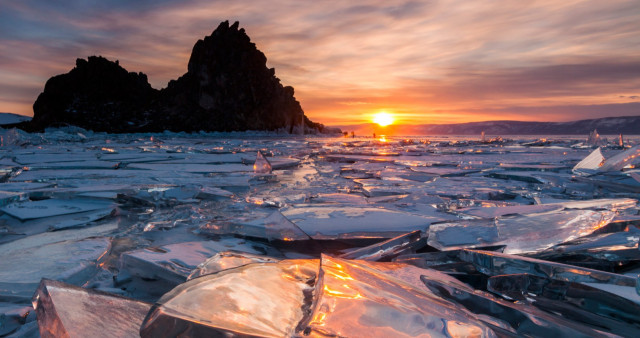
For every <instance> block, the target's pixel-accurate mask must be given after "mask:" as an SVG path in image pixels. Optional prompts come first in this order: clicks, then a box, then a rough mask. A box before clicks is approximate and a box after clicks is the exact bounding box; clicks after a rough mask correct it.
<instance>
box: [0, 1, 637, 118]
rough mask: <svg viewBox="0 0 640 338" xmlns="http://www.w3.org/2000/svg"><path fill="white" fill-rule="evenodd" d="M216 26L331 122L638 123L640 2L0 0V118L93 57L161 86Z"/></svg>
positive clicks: (28, 107) (27, 108) (26, 106)
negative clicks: (260, 57)
mask: <svg viewBox="0 0 640 338" xmlns="http://www.w3.org/2000/svg"><path fill="white" fill-rule="evenodd" d="M224 20H229V21H230V22H234V21H239V22H240V26H241V27H243V28H245V30H246V32H247V34H248V35H249V36H250V37H251V40H252V42H254V43H255V44H256V45H257V47H258V49H260V50H261V51H262V52H263V53H264V54H265V55H266V56H267V60H268V61H267V65H268V66H269V67H273V68H275V69H276V76H278V77H279V78H280V79H281V81H282V83H283V84H284V85H290V86H293V87H294V88H295V96H296V98H297V99H298V100H299V101H300V103H301V104H302V107H303V109H304V110H305V113H306V115H307V116H308V117H309V118H310V119H312V120H313V121H317V122H321V123H324V124H327V125H343V126H344V125H350V124H359V123H367V122H371V120H372V116H373V115H374V114H376V113H378V112H381V111H386V112H388V113H390V114H392V115H394V116H395V118H396V121H397V122H399V123H410V124H423V123H459V122H473V121H486V120H521V121H571V120H579V119H585V118H598V117H606V116H623V115H640V1H639V0H631V1H628V0H627V1H621V0H607V1H602V0H594V1H573V0H563V1H557V0H540V1H535V0H532V1H522V0H474V1H469V0H442V1H426V0H423V1H389V0H363V1H334V0H318V1H299V0H269V1H264V0H261V1H259V0H243V1H232V0H229V1H216V0H184V1H172V0H138V1H128V0H66V1H59V0H21V1H12V0H0V46H2V47H1V48H0V112H12V113H17V114H22V115H30V116H31V115H33V109H32V106H33V102H34V101H35V99H36V98H37V96H38V94H39V93H40V92H42V90H43V89H44V84H45V82H46V80H47V79H48V78H49V77H51V76H54V75H57V74H62V73H66V72H68V71H69V70H71V69H72V68H73V67H74V65H75V59H76V58H86V57H88V56H90V55H102V56H104V57H106V58H108V59H111V60H119V61H120V65H121V66H123V67H124V68H126V69H127V70H128V71H132V72H143V73H145V74H147V75H148V77H149V82H150V83H151V85H152V86H153V87H154V88H157V89H160V88H163V87H166V85H167V83H168V81H169V80H171V79H176V78H178V77H179V76H181V75H183V74H184V73H185V72H186V68H187V62H188V59H189V56H190V54H191V49H192V48H193V45H194V44H195V42H196V41H197V40H198V39H202V38H203V37H204V36H206V35H209V34H211V32H212V31H213V30H214V29H215V28H216V27H217V26H218V24H219V23H220V22H221V21H224Z"/></svg>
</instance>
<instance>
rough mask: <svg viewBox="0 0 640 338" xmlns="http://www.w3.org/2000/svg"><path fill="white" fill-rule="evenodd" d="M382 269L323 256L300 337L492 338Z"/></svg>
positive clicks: (467, 316)
mask: <svg viewBox="0 0 640 338" xmlns="http://www.w3.org/2000/svg"><path fill="white" fill-rule="evenodd" d="M378 264H380V263H378ZM396 265H400V264H396ZM412 268H414V269H415V270H421V269H418V268H415V267H412ZM384 270H386V269H384ZM384 270H378V269H376V268H375V265H370V264H363V263H359V262H358V261H350V260H343V259H338V258H332V257H329V256H322V265H321V271H320V278H319V280H318V282H317V285H316V295H315V296H314V297H315V304H314V308H313V315H312V317H311V320H310V322H309V323H308V325H307V328H306V329H305V332H309V334H310V335H311V336H329V337H432V336H453V337H457V336H460V337H462V336H473V337H493V336H495V333H494V332H493V331H492V330H491V329H490V328H489V327H488V326H487V325H485V324H484V323H482V322H481V321H480V320H478V319H477V318H476V317H475V316H474V315H473V314H471V313H469V312H467V311H466V310H464V309H462V308H460V307H457V306H455V305H453V304H451V303H449V302H447V301H445V300H443V299H440V298H439V297H437V296H435V295H433V294H432V293H430V292H429V291H428V290H426V289H425V288H419V287H418V286H416V285H414V284H412V283H409V282H406V281H403V280H402V279H399V278H396V277H394V276H393V275H391V274H387V273H385V272H384Z"/></svg>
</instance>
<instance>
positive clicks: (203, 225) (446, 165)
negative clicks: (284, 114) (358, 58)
mask: <svg viewBox="0 0 640 338" xmlns="http://www.w3.org/2000/svg"><path fill="white" fill-rule="evenodd" d="M78 132H81V133H82V137H81V136H80V135H78V134H77V133H78ZM0 134H2V135H5V136H7V139H10V140H11V142H7V144H6V145H5V146H3V147H2V148H1V149H0V335H7V334H14V335H18V336H21V335H27V336H29V335H30V336H34V335H35V332H36V331H38V330H39V331H40V333H41V334H43V335H48V334H52V335H65V334H66V335H68V336H70V337H81V336H96V335H99V334H103V335H107V336H130V335H137V334H142V335H146V336H170V335H184V336H197V335H198V334H208V335H209V334H241V335H242V334H244V335H258V336H278V337H280V336H296V335H299V336H300V335H302V336H304V335H311V336H314V335H327V334H328V335H335V336H363V335H366V336H403V335H406V336H420V335H435V336H463V335H476V336H497V335H498V336H501V335H518V334H526V335H532V336H550V335H554V334H555V335H573V336H578V335H587V336H593V335H622V336H640V322H639V321H640V320H639V319H638V316H637V309H638V304H639V303H640V295H639V294H638V290H640V287H639V286H638V285H639V283H638V273H639V272H640V251H639V245H638V243H639V240H640V229H639V228H640V213H639V208H638V198H639V197H640V171H639V170H638V169H636V167H637V166H638V158H640V157H638V156H637V155H638V144H640V138H634V137H631V138H628V142H627V146H626V147H624V148H622V149H621V147H620V146H619V145H617V144H616V145H614V144H606V143H599V144H598V146H599V148H597V150H595V149H596V148H595V146H593V147H591V146H589V145H588V144H587V145H585V143H584V140H583V139H582V138H580V137H558V138H556V139H551V138H547V139H545V140H539V139H536V138H533V137H521V138H518V139H515V140H508V139H504V140H503V139H491V140H490V141H487V140H486V139H485V140H484V141H482V140H480V138H479V137H476V138H470V137H467V138H453V137H446V138H445V137H442V138H430V139H427V138H426V137H422V138H400V137H396V138H394V137H386V138H384V140H378V139H372V138H342V137H340V138H335V137H334V138H332V137H317V136H309V137H300V136H297V137H291V136H286V135H274V134H264V133H255V134H251V133H231V134H217V133H213V134H192V135H187V134H174V133H162V134H130V135H127V134H123V135H110V134H102V133H92V132H88V131H85V130H77V129H74V128H67V129H59V130H49V131H47V132H46V133H43V134H26V133H20V132H16V131H2V130H0ZM43 278H45V279H44V281H42V280H43ZM41 281H42V282H41ZM38 286H40V287H38ZM36 290H37V291H36ZM34 294H35V296H36V298H34V303H33V304H35V305H37V309H36V310H34V308H33V304H32V303H31V299H32V296H34ZM153 303H155V305H154V306H151V305H150V304H153ZM38 304H40V305H38ZM150 308H151V309H150ZM149 309H150V310H149ZM98 313H104V314H105V315H104V318H101V317H100V316H96V315H95V314H98ZM36 314H37V316H36ZM107 316H108V318H107ZM36 318H37V320H36ZM143 319H144V323H143ZM38 326H39V328H38ZM61 327H62V328H63V329H61ZM96 328H99V332H98V331H95V330H96Z"/></svg>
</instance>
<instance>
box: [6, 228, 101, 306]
mask: <svg viewBox="0 0 640 338" xmlns="http://www.w3.org/2000/svg"><path fill="white" fill-rule="evenodd" d="M63 235H65V234H63ZM31 237H36V236H31ZM31 237H27V238H24V239H20V240H17V241H14V242H11V243H8V244H3V245H1V246H0V300H2V299H9V300H11V301H23V300H24V299H25V298H27V299H28V298H30V295H29V294H33V291H34V290H35V289H36V288H37V286H38V283H39V282H40V279H42V278H51V279H56V280H60V281H64V282H67V283H72V284H75V285H81V284H83V283H86V282H87V281H88V280H89V279H91V278H92V277H93V276H94V275H95V274H96V273H97V272H98V271H99V270H100V267H99V264H100V263H102V262H103V261H104V259H105V256H106V255H107V253H108V252H109V250H110V247H111V240H110V239H109V238H104V237H102V238H100V237H98V238H86V239H82V240H68V241H60V242H55V243H47V242H46V241H45V240H46V239H43V240H42V241H34V239H33V238H31ZM30 246H31V247H30Z"/></svg>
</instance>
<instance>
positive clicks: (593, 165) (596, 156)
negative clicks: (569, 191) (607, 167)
mask: <svg viewBox="0 0 640 338" xmlns="http://www.w3.org/2000/svg"><path fill="white" fill-rule="evenodd" d="M603 162H604V156H602V152H601V151H600V148H596V150H594V151H593V152H592V153H591V154H589V156H587V157H585V158H584V159H583V160H582V161H580V162H578V164H576V165H575V166H574V167H573V171H574V172H579V171H582V170H585V169H586V170H597V169H598V168H600V166H601V165H602V164H603Z"/></svg>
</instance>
